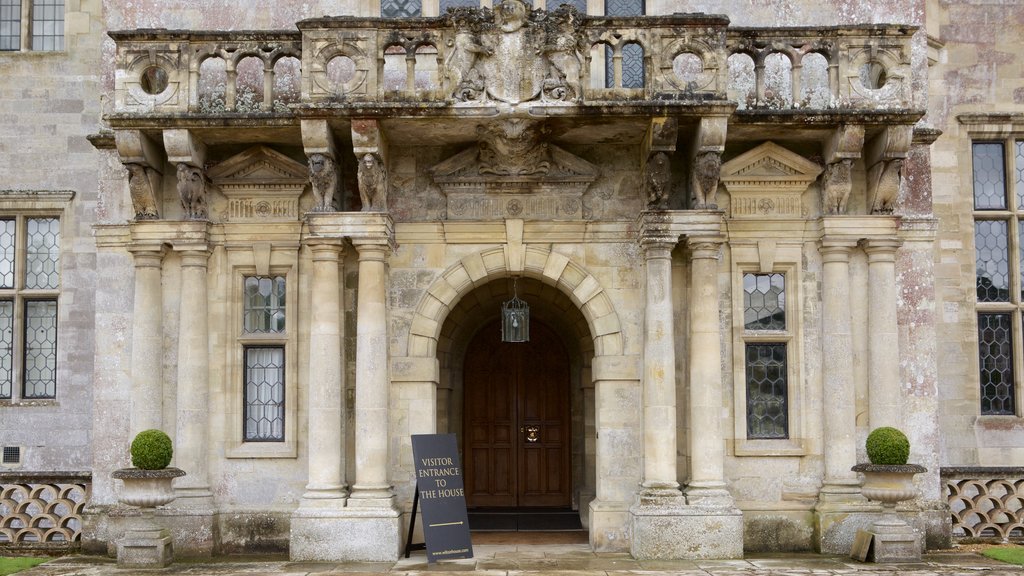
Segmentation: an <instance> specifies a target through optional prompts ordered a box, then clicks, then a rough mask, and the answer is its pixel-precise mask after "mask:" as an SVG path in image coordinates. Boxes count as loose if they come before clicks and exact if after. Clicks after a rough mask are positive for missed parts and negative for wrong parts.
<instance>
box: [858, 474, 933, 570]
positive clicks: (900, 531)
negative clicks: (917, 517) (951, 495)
mask: <svg viewBox="0 0 1024 576" xmlns="http://www.w3.org/2000/svg"><path fill="white" fill-rule="evenodd" d="M853 471H854V472H860V473H861V474H863V475H864V485H863V486H861V494H863V495H864V497H865V498H867V499H868V500H872V501H875V502H879V503H881V504H882V517H881V518H880V519H879V520H878V521H876V522H875V523H874V524H872V525H871V529H870V530H860V531H858V532H857V537H856V539H855V540H854V543H853V553H852V556H853V557H854V558H856V559H857V560H861V561H864V560H870V561H874V562H920V561H921V535H920V534H919V533H918V532H917V531H916V530H914V528H913V527H912V526H911V525H910V524H907V523H906V522H905V521H904V520H903V519H902V518H900V517H899V516H898V515H897V514H896V504H898V503H899V502H903V501H904V500H912V499H914V498H916V497H917V495H918V490H917V487H916V486H914V475H915V474H920V473H922V472H927V471H928V469H927V468H925V467H924V466H918V465H917V464H857V465H856V466H854V467H853Z"/></svg>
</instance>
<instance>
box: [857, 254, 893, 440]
mask: <svg viewBox="0 0 1024 576" xmlns="http://www.w3.org/2000/svg"><path fill="white" fill-rule="evenodd" d="M899 245H900V242H899V240H895V239H871V240H866V241H865V242H864V251H865V252H866V253H867V255H868V310H869V313H868V401H869V404H868V422H869V424H870V427H871V428H878V427H879V426H894V427H900V414H901V411H900V360H899V359H900V355H899V331H898V326H897V317H896V249H897V248H898V247H899Z"/></svg>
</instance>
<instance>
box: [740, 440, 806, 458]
mask: <svg viewBox="0 0 1024 576" xmlns="http://www.w3.org/2000/svg"><path fill="white" fill-rule="evenodd" d="M733 453H734V454H735V455H736V456H805V455H806V454H807V448H806V447H805V446H804V443H803V442H802V441H800V440H791V439H787V440H746V439H739V440H736V441H735V445H734V450H733Z"/></svg>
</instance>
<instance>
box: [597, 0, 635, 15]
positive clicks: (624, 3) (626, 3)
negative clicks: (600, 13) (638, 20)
mask: <svg viewBox="0 0 1024 576" xmlns="http://www.w3.org/2000/svg"><path fill="white" fill-rule="evenodd" d="M604 13H605V15H606V16H642V15H643V13H644V0H605V2H604Z"/></svg>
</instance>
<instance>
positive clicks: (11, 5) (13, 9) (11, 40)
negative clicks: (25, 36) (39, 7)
mask: <svg viewBox="0 0 1024 576" xmlns="http://www.w3.org/2000/svg"><path fill="white" fill-rule="evenodd" d="M0 50H21V0H0Z"/></svg>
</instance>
